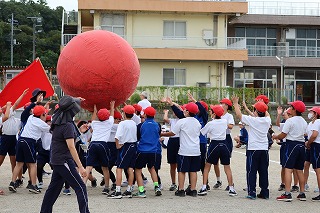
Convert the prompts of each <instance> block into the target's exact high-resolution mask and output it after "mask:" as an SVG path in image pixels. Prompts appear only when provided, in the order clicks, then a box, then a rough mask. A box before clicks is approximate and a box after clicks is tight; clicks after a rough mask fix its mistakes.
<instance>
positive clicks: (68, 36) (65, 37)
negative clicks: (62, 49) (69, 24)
mask: <svg viewBox="0 0 320 213" xmlns="http://www.w3.org/2000/svg"><path fill="white" fill-rule="evenodd" d="M76 35H77V34H63V43H62V45H63V46H66V45H67V44H68V43H69V41H70V40H71V39H72V38H73V37H75V36H76Z"/></svg>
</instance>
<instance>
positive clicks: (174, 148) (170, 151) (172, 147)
mask: <svg viewBox="0 0 320 213" xmlns="http://www.w3.org/2000/svg"><path fill="white" fill-rule="evenodd" d="M179 148H180V138H169V141H168V144H167V161H168V163H169V164H175V163H177V157H178V151H179Z"/></svg>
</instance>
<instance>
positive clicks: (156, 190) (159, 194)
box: [154, 186, 162, 196]
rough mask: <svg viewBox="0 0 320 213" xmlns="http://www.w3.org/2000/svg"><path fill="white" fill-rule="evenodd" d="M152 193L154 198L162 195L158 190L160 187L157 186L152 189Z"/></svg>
mask: <svg viewBox="0 0 320 213" xmlns="http://www.w3.org/2000/svg"><path fill="white" fill-rule="evenodd" d="M154 193H155V195H156V196H161V195H162V193H161V189H160V187H159V186H158V187H156V186H155V187H154Z"/></svg>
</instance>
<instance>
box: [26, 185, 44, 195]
mask: <svg viewBox="0 0 320 213" xmlns="http://www.w3.org/2000/svg"><path fill="white" fill-rule="evenodd" d="M29 192H32V193H34V194H39V193H41V191H40V189H39V188H38V186H37V185H31V188H30V189H29Z"/></svg>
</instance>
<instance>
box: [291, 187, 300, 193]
mask: <svg viewBox="0 0 320 213" xmlns="http://www.w3.org/2000/svg"><path fill="white" fill-rule="evenodd" d="M290 192H299V186H292V188H291V190H290Z"/></svg>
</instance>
